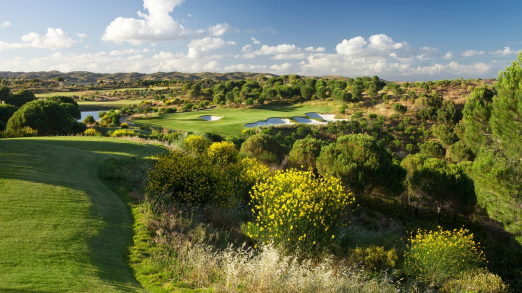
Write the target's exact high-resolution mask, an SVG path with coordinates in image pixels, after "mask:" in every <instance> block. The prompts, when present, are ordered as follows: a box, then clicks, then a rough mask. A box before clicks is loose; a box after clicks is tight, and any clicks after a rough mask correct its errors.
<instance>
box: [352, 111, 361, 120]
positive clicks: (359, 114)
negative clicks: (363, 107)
mask: <svg viewBox="0 0 522 293" xmlns="http://www.w3.org/2000/svg"><path fill="white" fill-rule="evenodd" d="M362 116H363V113H362V111H356V112H355V113H353V115H352V117H353V118H361V117H362Z"/></svg>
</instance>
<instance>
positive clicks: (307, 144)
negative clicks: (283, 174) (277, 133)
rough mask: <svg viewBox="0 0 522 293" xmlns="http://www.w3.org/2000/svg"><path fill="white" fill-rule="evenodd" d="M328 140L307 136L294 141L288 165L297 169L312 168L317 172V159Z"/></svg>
mask: <svg viewBox="0 0 522 293" xmlns="http://www.w3.org/2000/svg"><path fill="white" fill-rule="evenodd" d="M325 145H326V142H324V141H322V140H318V139H315V138H310V137H307V138H305V139H301V140H298V141H296V142H295V143H294V146H293V148H292V150H291V151H290V154H289V155H288V165H287V166H288V167H289V168H295V169H301V168H302V169H304V170H305V171H306V170H309V169H312V170H314V171H315V172H316V171H317V167H316V164H315V161H316V159H317V157H319V155H320V154H321V148H322V147H323V146H325Z"/></svg>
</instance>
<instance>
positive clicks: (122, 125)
mask: <svg viewBox="0 0 522 293" xmlns="http://www.w3.org/2000/svg"><path fill="white" fill-rule="evenodd" d="M120 127H121V128H123V129H129V123H122V124H120Z"/></svg>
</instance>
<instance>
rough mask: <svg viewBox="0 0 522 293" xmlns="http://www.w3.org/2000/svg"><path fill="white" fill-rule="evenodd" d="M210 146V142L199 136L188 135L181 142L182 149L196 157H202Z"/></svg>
mask: <svg viewBox="0 0 522 293" xmlns="http://www.w3.org/2000/svg"><path fill="white" fill-rule="evenodd" d="M209 146H210V141H209V140H208V139H206V138H204V137H203V136H200V135H190V136H189V137H187V138H185V140H184V141H183V148H184V149H185V150H186V151H187V152H189V153H191V154H196V155H202V154H204V153H205V151H206V150H207V148H208V147H209Z"/></svg>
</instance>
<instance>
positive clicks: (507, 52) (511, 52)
mask: <svg viewBox="0 0 522 293" xmlns="http://www.w3.org/2000/svg"><path fill="white" fill-rule="evenodd" d="M521 51H522V50H518V51H514V50H511V48H510V47H504V50H498V51H495V52H489V54H495V55H502V56H509V55H516V54H518V53H520V52H521Z"/></svg>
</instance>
